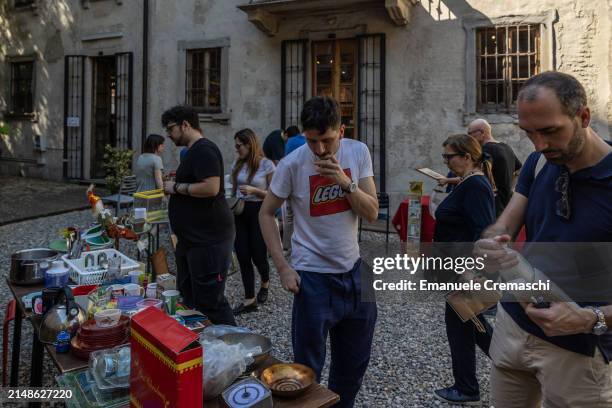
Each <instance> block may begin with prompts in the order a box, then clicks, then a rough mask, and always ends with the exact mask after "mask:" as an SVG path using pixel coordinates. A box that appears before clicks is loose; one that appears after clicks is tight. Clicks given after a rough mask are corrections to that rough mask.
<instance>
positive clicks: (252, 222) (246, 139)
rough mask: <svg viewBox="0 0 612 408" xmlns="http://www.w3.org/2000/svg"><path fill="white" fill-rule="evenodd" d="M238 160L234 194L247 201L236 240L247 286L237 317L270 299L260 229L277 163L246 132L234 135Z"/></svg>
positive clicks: (238, 218)
mask: <svg viewBox="0 0 612 408" xmlns="http://www.w3.org/2000/svg"><path fill="white" fill-rule="evenodd" d="M234 141H235V143H236V144H235V147H236V154H237V156H238V157H237V158H236V161H235V162H234V163H233V164H232V175H231V178H232V184H233V189H232V193H233V194H235V195H236V197H237V198H239V199H242V200H244V210H243V211H242V213H240V214H238V215H234V218H235V222H236V240H235V242H234V248H235V250H236V256H237V258H238V263H239V264H240V273H241V275H242V283H243V284H244V295H245V296H244V297H245V300H244V302H243V303H242V304H240V305H239V306H238V307H236V308H235V309H234V314H235V315H239V314H242V313H247V312H252V311H254V310H257V303H264V302H265V301H266V300H267V299H268V288H269V285H270V264H269V263H268V249H267V247H266V243H265V242H264V239H263V237H262V235H261V229H260V227H259V209H260V208H261V204H262V202H263V199H264V198H265V196H266V193H267V192H268V187H269V186H270V182H271V181H272V175H273V174H274V170H275V166H274V163H273V162H272V161H271V160H269V159H266V158H265V157H264V155H263V151H262V149H261V146H260V144H259V142H258V141H257V136H256V135H255V132H253V131H252V130H251V129H243V130H241V131H239V132H238V133H236V135H235V136H234ZM253 264H255V267H257V271H258V272H259V276H260V277H261V288H260V289H259V292H258V293H257V298H255V272H254V270H253Z"/></svg>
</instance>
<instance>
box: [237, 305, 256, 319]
mask: <svg viewBox="0 0 612 408" xmlns="http://www.w3.org/2000/svg"><path fill="white" fill-rule="evenodd" d="M256 310H257V302H253V303H251V304H249V305H245V304H244V303H241V304H240V305H239V306H238V307H236V308H234V309H233V310H232V312H234V316H238V315H241V314H243V313H250V312H254V311H256Z"/></svg>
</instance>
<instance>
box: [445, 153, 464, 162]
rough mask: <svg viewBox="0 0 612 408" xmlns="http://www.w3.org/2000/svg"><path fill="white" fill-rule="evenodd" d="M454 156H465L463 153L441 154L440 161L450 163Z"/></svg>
mask: <svg viewBox="0 0 612 408" xmlns="http://www.w3.org/2000/svg"><path fill="white" fill-rule="evenodd" d="M455 156H465V153H443V154H442V159H443V160H445V161H450V159H452V158H453V157H455Z"/></svg>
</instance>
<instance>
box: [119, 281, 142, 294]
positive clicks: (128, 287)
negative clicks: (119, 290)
mask: <svg viewBox="0 0 612 408" xmlns="http://www.w3.org/2000/svg"><path fill="white" fill-rule="evenodd" d="M123 291H124V292H125V295H126V296H142V295H144V288H143V287H142V286H140V285H139V284H137V283H127V284H125V285H123Z"/></svg>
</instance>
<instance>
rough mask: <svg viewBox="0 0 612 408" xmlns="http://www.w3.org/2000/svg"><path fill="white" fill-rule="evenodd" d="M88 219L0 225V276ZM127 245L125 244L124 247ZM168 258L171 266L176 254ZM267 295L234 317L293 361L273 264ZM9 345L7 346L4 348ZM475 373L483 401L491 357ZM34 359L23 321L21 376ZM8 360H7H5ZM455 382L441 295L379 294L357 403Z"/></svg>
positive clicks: (423, 394)
mask: <svg viewBox="0 0 612 408" xmlns="http://www.w3.org/2000/svg"><path fill="white" fill-rule="evenodd" d="M91 221H92V218H91V214H90V212H89V211H87V210H86V211H77V212H72V213H67V214H62V215H57V216H52V217H47V218H40V219H36V220H31V221H24V222H21V223H16V224H9V225H4V226H1V227H0V256H1V259H3V260H4V262H2V263H1V266H0V275H1V276H2V277H5V276H8V273H9V268H10V255H11V253H13V252H14V251H17V250H20V249H25V248H34V247H40V246H44V245H46V244H47V243H48V242H50V241H52V240H53V239H56V238H57V235H58V230H59V229H60V228H62V227H65V226H68V225H79V226H86V225H88V224H89V223H90V222H91ZM390 238H391V240H390V241H391V242H390V243H389V246H388V247H386V246H385V243H384V234H379V233H369V232H365V233H364V234H363V241H362V242H361V252H362V256H363V257H364V258H365V259H366V260H367V261H369V262H371V260H372V258H373V257H375V256H376V257H378V256H394V255H395V254H396V253H397V252H398V251H399V241H398V238H397V236H396V235H392V236H391V237H390ZM162 241H163V242H162V244H163V243H164V242H165V245H164V246H166V247H167V248H168V247H169V241H168V240H167V235H166V234H162ZM129 246H130V244H123V246H122V249H127V247H129ZM169 263H170V265H171V268H173V260H172V258H171V257H170V259H169ZM271 276H272V284H271V290H270V296H269V299H268V302H267V303H266V304H265V305H263V306H260V308H259V310H258V311H256V312H253V313H250V314H246V315H243V316H239V317H238V319H237V320H238V323H239V324H241V325H244V326H247V327H249V328H251V329H253V330H254V331H256V332H259V333H262V334H264V335H266V336H269V337H270V338H271V339H272V340H273V344H274V349H273V354H274V355H275V356H276V357H277V358H279V359H282V360H288V361H291V360H292V352H291V342H290V323H291V318H290V315H291V295H290V294H288V293H286V292H285V291H283V290H282V288H281V287H280V283H279V281H278V278H277V275H276V273H275V271H272V273H271ZM227 295H228V298H229V299H230V303H231V304H232V305H236V304H238V303H239V302H240V301H241V298H242V296H243V290H242V282H241V279H240V274H239V273H236V274H234V275H232V276H230V277H229V279H228V285H227ZM8 299H10V291H9V290H8V287H7V286H6V283H5V281H4V279H2V284H1V286H0V308H1V310H2V315H3V314H4V310H5V308H6V302H7V301H8ZM9 350H10V349H9ZM477 355H478V361H477V366H478V368H477V372H478V375H479V382H480V386H481V395H482V397H483V406H488V404H487V396H488V388H489V382H488V377H489V370H490V364H489V362H488V360H487V359H486V357H484V355H483V354H482V353H481V352H480V351H478V352H477ZM30 358H31V328H30V327H29V324H28V323H27V322H24V324H23V335H22V353H21V370H20V383H21V384H27V383H28V381H29V367H30ZM9 367H10V365H9ZM328 368H329V353H328V361H327V364H326V367H325V369H324V373H325V374H324V377H323V382H324V383H325V382H326V380H327V374H326V373H327V370H328ZM55 375H56V370H55V368H54V366H53V364H52V363H51V361H50V360H49V359H48V357H46V358H45V366H44V374H43V383H44V385H45V386H54V385H55V378H54V377H55ZM451 384H452V373H451V363H450V352H449V349H448V343H447V340H446V332H445V329H444V303H443V301H442V297H441V296H439V295H433V296H428V297H425V296H423V294H420V293H418V292H416V293H412V292H402V293H395V294H388V293H382V294H379V296H378V322H377V326H376V333H375V335H374V346H373V350H372V358H371V361H370V365H369V368H368V371H367V372H366V375H365V378H364V381H363V386H362V388H361V391H360V393H359V395H358V398H357V402H356V404H355V406H356V407H438V406H442V407H448V406H449V405H447V404H444V403H441V402H439V401H437V400H435V399H434V398H433V397H432V396H431V392H432V390H434V389H436V388H440V387H444V386H448V385H451Z"/></svg>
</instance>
